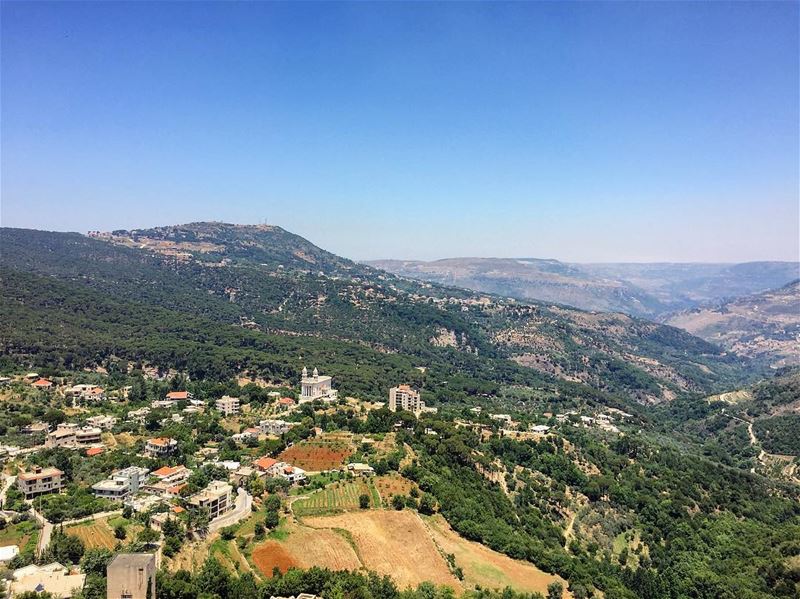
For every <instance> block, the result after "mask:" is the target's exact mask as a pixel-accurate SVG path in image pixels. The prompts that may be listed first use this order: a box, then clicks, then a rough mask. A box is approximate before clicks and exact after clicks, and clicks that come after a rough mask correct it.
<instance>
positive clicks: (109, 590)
mask: <svg viewBox="0 0 800 599" xmlns="http://www.w3.org/2000/svg"><path fill="white" fill-rule="evenodd" d="M106 580H107V583H106V598H107V599H155V597H156V556H155V555H153V554H152V553H118V554H117V555H116V556H114V559H112V560H111V562H109V564H108V566H107V567H106Z"/></svg>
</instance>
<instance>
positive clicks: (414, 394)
mask: <svg viewBox="0 0 800 599" xmlns="http://www.w3.org/2000/svg"><path fill="white" fill-rule="evenodd" d="M389 409H390V410H391V411H392V412H396V411H398V410H406V411H408V412H414V414H417V415H419V414H421V413H422V412H423V411H424V410H425V402H424V401H422V399H421V398H420V395H419V391H415V390H414V389H412V388H411V387H410V386H409V385H398V386H397V387H392V388H391V389H389Z"/></svg>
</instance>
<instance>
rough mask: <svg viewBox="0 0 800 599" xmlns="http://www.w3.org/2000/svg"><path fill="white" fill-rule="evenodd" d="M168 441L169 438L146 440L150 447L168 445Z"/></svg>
mask: <svg viewBox="0 0 800 599" xmlns="http://www.w3.org/2000/svg"><path fill="white" fill-rule="evenodd" d="M170 441H172V439H170V438H169V437H154V438H153V439H148V440H147V442H148V443H150V444H151V445H169V443H170Z"/></svg>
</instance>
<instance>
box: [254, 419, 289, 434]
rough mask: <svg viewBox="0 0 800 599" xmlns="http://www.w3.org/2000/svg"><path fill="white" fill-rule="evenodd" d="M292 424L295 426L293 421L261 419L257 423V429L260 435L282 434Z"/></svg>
mask: <svg viewBox="0 0 800 599" xmlns="http://www.w3.org/2000/svg"><path fill="white" fill-rule="evenodd" d="M293 426H295V423H294V422H286V421H285V420H262V421H261V422H259V423H258V429H259V431H260V432H261V434H262V435H282V434H283V433H285V432H287V431H288V430H289V429H290V428H292V427H293Z"/></svg>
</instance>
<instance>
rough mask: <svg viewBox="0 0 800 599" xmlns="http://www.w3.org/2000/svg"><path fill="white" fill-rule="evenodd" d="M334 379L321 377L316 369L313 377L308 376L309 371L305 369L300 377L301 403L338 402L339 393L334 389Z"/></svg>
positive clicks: (312, 374)
mask: <svg viewBox="0 0 800 599" xmlns="http://www.w3.org/2000/svg"><path fill="white" fill-rule="evenodd" d="M332 384H333V379H332V378H331V377H329V376H321V375H320V374H319V371H317V369H316V368H314V371H313V372H312V373H311V376H308V369H307V368H305V367H303V372H302V376H301V377H300V403H308V402H309V401H316V400H318V399H319V400H322V401H336V400H337V399H338V398H339V393H338V391H336V389H333V387H332Z"/></svg>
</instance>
